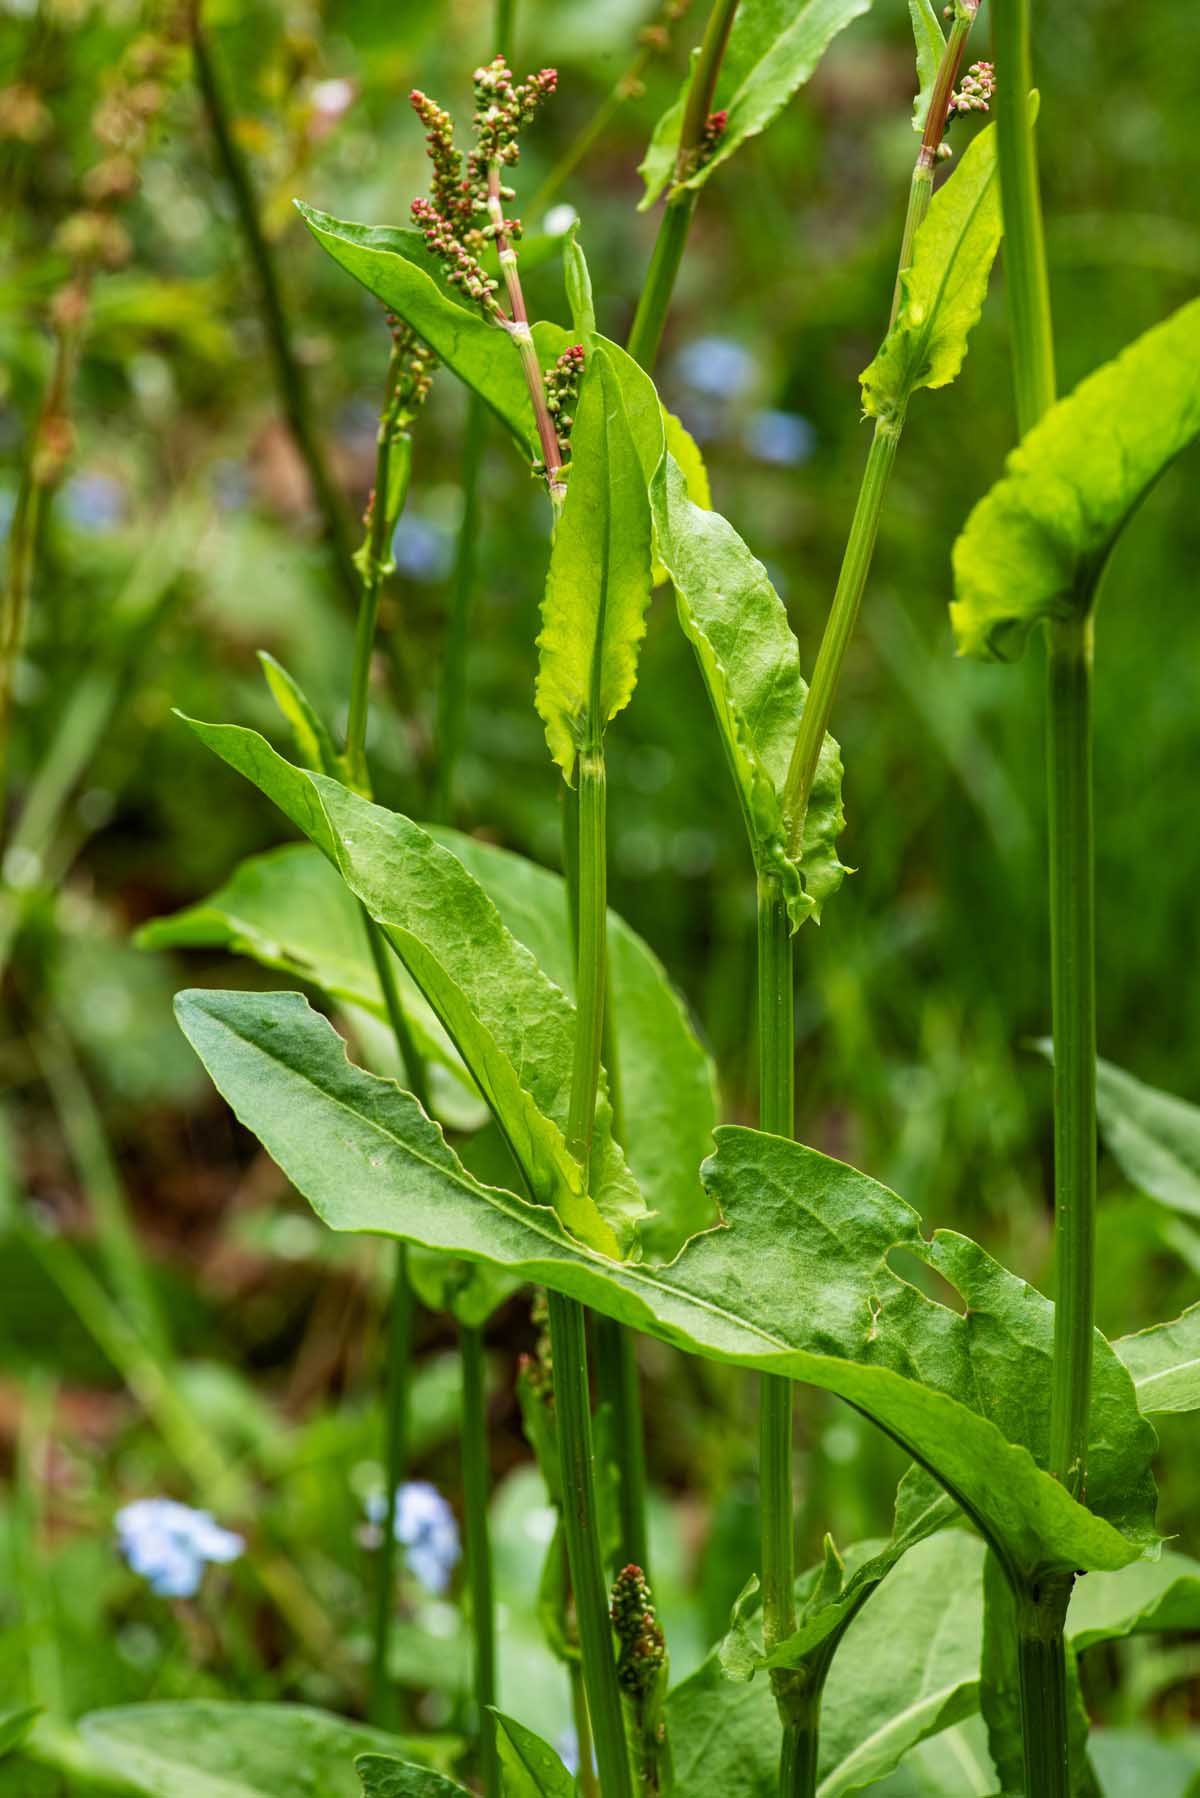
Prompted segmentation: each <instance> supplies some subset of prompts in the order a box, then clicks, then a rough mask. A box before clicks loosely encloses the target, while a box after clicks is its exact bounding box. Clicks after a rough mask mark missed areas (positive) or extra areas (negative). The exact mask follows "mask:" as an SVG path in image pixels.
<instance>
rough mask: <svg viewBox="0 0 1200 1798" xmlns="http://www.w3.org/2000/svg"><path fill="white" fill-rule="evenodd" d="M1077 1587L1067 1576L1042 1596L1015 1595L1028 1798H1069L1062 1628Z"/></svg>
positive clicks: (1049, 1584)
mask: <svg viewBox="0 0 1200 1798" xmlns="http://www.w3.org/2000/svg"><path fill="white" fill-rule="evenodd" d="M1072 1584H1073V1579H1072V1576H1071V1575H1070V1574H1066V1575H1063V1576H1061V1577H1060V1578H1059V1579H1057V1580H1054V1581H1047V1582H1046V1583H1045V1587H1044V1589H1043V1590H1042V1591H1040V1592H1037V1593H1033V1592H1030V1591H1028V1590H1023V1589H1017V1591H1016V1600H1017V1678H1018V1684H1019V1687H1020V1694H1021V1725H1022V1736H1023V1744H1024V1754H1025V1794H1026V1798H1070V1793H1071V1769H1070V1755H1069V1750H1068V1734H1067V1657H1066V1645H1065V1642H1064V1639H1063V1627H1064V1624H1065V1622H1066V1615H1067V1604H1068V1602H1069V1599H1070V1595H1071V1586H1072Z"/></svg>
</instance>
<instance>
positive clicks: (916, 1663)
mask: <svg viewBox="0 0 1200 1798" xmlns="http://www.w3.org/2000/svg"><path fill="white" fill-rule="evenodd" d="M982 1560H983V1545H982V1543H980V1542H979V1540H978V1539H977V1538H976V1537H974V1536H971V1535H969V1534H967V1533H966V1532H965V1531H962V1530H950V1531H944V1532H942V1533H940V1534H937V1535H933V1536H931V1537H929V1538H928V1540H927V1541H925V1542H923V1543H921V1544H920V1545H919V1546H917V1547H915V1548H914V1549H913V1551H912V1553H911V1554H910V1555H909V1556H907V1557H906V1558H905V1559H904V1560H903V1561H902V1562H901V1563H900V1565H899V1566H898V1567H897V1568H896V1570H895V1572H894V1573H893V1574H892V1577H891V1579H889V1580H888V1581H887V1582H886V1583H885V1584H884V1585H883V1586H881V1587H880V1588H879V1590H878V1591H877V1592H875V1593H874V1594H873V1595H872V1597H871V1598H870V1600H869V1602H868V1603H867V1604H865V1605H864V1606H863V1608H862V1610H861V1612H860V1614H859V1615H858V1617H856V1619H855V1620H854V1622H853V1624H852V1625H851V1627H850V1629H849V1630H848V1631H847V1633H846V1640H845V1643H844V1645H843V1647H842V1648H841V1650H840V1651H839V1653H838V1655H837V1657H836V1658H835V1660H834V1663H833V1666H832V1668H831V1669H830V1673H829V1679H828V1682H827V1684H826V1687H825V1695H824V1699H823V1702H822V1706H821V1741H820V1762H819V1766H818V1784H817V1793H818V1798H840V1795H842V1794H849V1793H851V1792H859V1791H863V1790H865V1789H866V1788H867V1787H869V1786H871V1785H873V1784H874V1782H875V1781H876V1780H879V1779H882V1778H883V1777H885V1775H886V1774H887V1773H889V1772H890V1771H891V1769H892V1768H894V1767H895V1766H896V1765H897V1763H898V1762H899V1761H900V1760H901V1758H902V1757H903V1756H904V1755H905V1754H907V1753H908V1752H909V1751H910V1750H911V1749H912V1747H913V1746H914V1745H915V1744H916V1743H918V1742H921V1741H923V1740H924V1739H925V1738H926V1737H928V1736H930V1735H935V1734H937V1733H938V1732H939V1731H940V1730H943V1729H946V1728H948V1727H950V1725H952V1724H953V1723H955V1722H957V1721H959V1720H960V1719H961V1718H963V1717H965V1716H967V1715H968V1714H969V1713H970V1712H971V1711H972V1710H973V1709H974V1707H975V1704H976V1701H977V1692H978V1682H979V1632H980V1623H981V1616H982V1595H981V1563H982ZM951 1593H952V1594H953V1602H952V1603H947V1594H951ZM667 1721H668V1725H669V1728H670V1731H671V1741H672V1745H673V1747H674V1751H675V1774H676V1783H677V1789H678V1790H679V1791H680V1792H687V1793H688V1794H689V1795H694V1798H774V1794H775V1793H776V1792H777V1791H778V1789H779V1788H778V1779H779V1771H778V1763H779V1741H780V1732H779V1719H778V1715H777V1713H776V1710H775V1701H774V1698H773V1697H772V1695H771V1689H770V1686H769V1685H768V1684H767V1682H766V1681H765V1680H756V1681H755V1682H754V1683H753V1684H752V1685H735V1684H733V1683H732V1682H731V1681H729V1680H727V1679H724V1678H723V1677H722V1674H721V1667H720V1662H719V1660H718V1658H717V1656H716V1654H713V1655H710V1656H709V1658H708V1660H707V1661H705V1663H704V1664H703V1666H702V1667H701V1668H700V1669H699V1670H698V1672H696V1673H694V1674H693V1675H692V1676H691V1678H690V1679H686V1680H684V1681H683V1682H682V1684H680V1685H679V1686H677V1687H676V1688H675V1690H674V1691H673V1692H672V1693H671V1694H670V1696H669V1698H668V1699H667Z"/></svg>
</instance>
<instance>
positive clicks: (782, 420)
mask: <svg viewBox="0 0 1200 1798" xmlns="http://www.w3.org/2000/svg"><path fill="white" fill-rule="evenodd" d="M816 442H817V434H816V432H815V431H814V430H813V428H812V426H811V425H810V424H809V422H808V420H807V418H803V417H802V416H801V414H800V413H799V412H755V413H754V414H753V416H752V417H751V419H750V421H749V423H748V424H747V426H746V448H747V449H748V450H749V451H750V454H751V455H752V456H757V458H758V460H759V461H760V462H773V463H775V464H776V466H777V467H779V468H797V467H799V465H800V463H801V462H807V461H808V459H809V457H810V456H811V455H812V453H813V450H814V449H815V448H816Z"/></svg>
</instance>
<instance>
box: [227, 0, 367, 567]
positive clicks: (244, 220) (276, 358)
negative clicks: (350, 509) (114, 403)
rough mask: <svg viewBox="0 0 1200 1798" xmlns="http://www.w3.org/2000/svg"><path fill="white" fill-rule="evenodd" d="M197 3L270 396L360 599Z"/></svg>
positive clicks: (304, 379)
mask: <svg viewBox="0 0 1200 1798" xmlns="http://www.w3.org/2000/svg"><path fill="white" fill-rule="evenodd" d="M201 3H202V0H192V3H191V38H192V55H193V59H194V61H195V65H196V81H197V85H198V86H199V89H200V93H201V96H202V98H203V100H204V107H205V111H206V112H207V114H208V122H209V127H210V129H211V131H212V134H213V142H214V144H215V145H216V150H217V161H218V162H219V164H220V167H221V173H222V175H223V176H224V178H225V182H226V185H227V187H228V188H229V193H230V197H231V199H232V200H233V206H234V211H235V212H236V214H237V220H238V227H239V229H240V231H241V234H242V239H243V241H244V243H245V246H246V250H247V253H248V254H249V257H250V261H251V263H252V264H253V267H254V276H255V280H256V282H257V284H258V299H259V309H260V311H261V313H262V321H263V325H264V327H265V329H266V333H267V344H268V348H269V350H270V355H271V362H272V365H273V367H274V371H275V388H276V393H277V395H278V398H279V403H280V406H281V407H282V409H283V414H284V417H285V418H286V419H287V422H288V429H289V430H290V431H291V434H292V440H293V442H294V443H295V445H296V448H297V449H298V450H299V452H300V456H301V460H302V461H303V463H304V466H305V468H306V469H307V470H308V478H309V480H310V482H311V483H312V490H313V498H314V499H315V500H316V503H317V509H318V511H319V512H320V514H321V518H322V521H323V523H324V526H325V534H326V536H327V538H328V539H329V546H330V551H331V553H332V556H333V559H334V564H335V567H336V569H337V575H338V579H339V581H340V583H341V586H342V590H343V592H344V593H345V594H346V596H347V598H348V599H349V600H350V601H351V602H352V603H353V602H354V601H356V600H357V599H358V574H357V572H356V570H355V567H354V557H353V554H352V552H351V548H350V538H349V534H348V530H347V525H346V515H345V510H344V508H343V506H342V501H341V496H340V495H339V493H338V491H337V489H336V487H335V486H334V483H333V478H332V476H331V475H330V473H329V469H328V466H327V464H326V461H325V452H324V450H323V448H322V446H321V439H320V435H319V433H318V431H317V427H316V424H315V422H314V419H313V410H312V399H311V396H310V394H309V390H308V376H307V374H306V373H305V369H304V366H303V364H302V363H301V362H300V360H299V358H298V357H297V355H296V351H295V347H294V345H293V343H292V332H291V326H290V324H289V323H288V316H287V311H286V309H285V307H284V303H283V290H282V286H281V283H280V280H279V273H278V270H277V269H276V266H275V257H274V253H273V251H272V249H271V246H270V244H269V243H268V242H267V237H266V233H265V232H264V230H263V227H262V219H261V218H260V216H259V211H258V201H257V199H256V197H255V193H254V184H253V182H252V180H251V178H250V171H249V169H248V168H247V166H246V160H245V157H244V156H243V155H242V152H241V149H240V148H239V146H238V142H237V139H236V137H235V136H234V132H233V127H232V125H231V123H230V118H229V106H228V102H227V101H226V98H225V93H224V90H223V88H222V86H221V79H220V76H219V74H218V72H217V66H216V62H215V60H214V58H213V54H212V51H211V50H210V49H209V46H208V40H207V38H206V37H205V35H204V31H203V27H202V24H201V18H200V14H201Z"/></svg>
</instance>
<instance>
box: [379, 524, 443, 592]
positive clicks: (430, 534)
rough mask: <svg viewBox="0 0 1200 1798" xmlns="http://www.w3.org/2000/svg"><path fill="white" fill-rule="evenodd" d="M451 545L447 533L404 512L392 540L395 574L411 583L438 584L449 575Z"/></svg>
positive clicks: (439, 527)
mask: <svg viewBox="0 0 1200 1798" xmlns="http://www.w3.org/2000/svg"><path fill="white" fill-rule="evenodd" d="M453 559H454V558H453V545H452V543H451V539H450V535H449V533H448V532H447V531H446V530H445V529H443V528H442V527H441V526H440V525H436V524H431V523H430V522H429V520H428V519H426V518H418V517H416V516H415V514H413V513H411V512H406V513H405V514H404V516H403V517H402V518H401V519H400V521H399V523H398V524H397V526H396V534H395V536H394V537H393V538H392V560H393V561H394V562H395V564H396V571H397V573H398V574H402V575H404V576H405V577H406V578H407V579H408V580H410V581H422V582H424V581H440V580H444V579H445V577H446V575H448V574H449V572H450V564H451V562H452V561H453Z"/></svg>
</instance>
